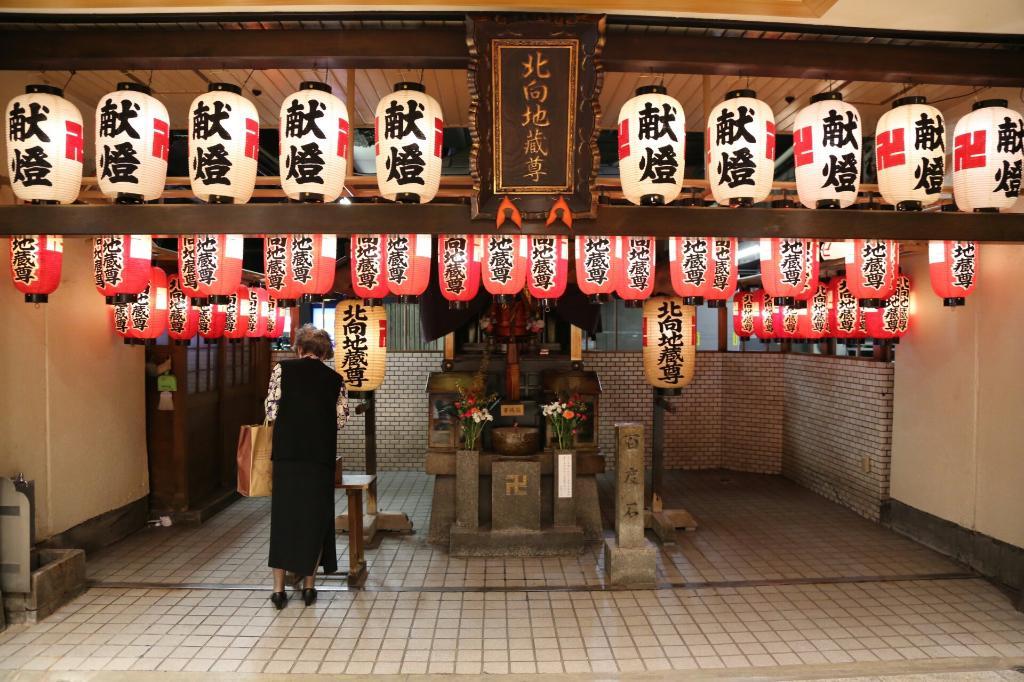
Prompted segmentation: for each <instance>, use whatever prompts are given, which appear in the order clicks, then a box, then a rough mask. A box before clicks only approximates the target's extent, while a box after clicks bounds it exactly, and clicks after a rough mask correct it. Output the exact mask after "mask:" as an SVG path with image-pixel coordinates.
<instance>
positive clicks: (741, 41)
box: [0, 27, 1024, 87]
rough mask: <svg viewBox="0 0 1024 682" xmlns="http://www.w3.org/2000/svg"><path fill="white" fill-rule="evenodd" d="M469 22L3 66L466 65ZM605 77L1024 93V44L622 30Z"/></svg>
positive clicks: (224, 36) (33, 48)
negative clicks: (654, 75)
mask: <svg viewBox="0 0 1024 682" xmlns="http://www.w3.org/2000/svg"><path fill="white" fill-rule="evenodd" d="M468 61H469V54H468V52H467V49H466V36H465V31H464V30H463V29H462V28H461V27H451V28H448V27H432V28H417V29H415V30H409V29H346V30H313V31H303V30H278V29H270V30H253V29H247V30H237V31H235V30H232V31H212V30H195V29H188V30H184V31H164V30H157V29H151V28H144V29H140V28H122V29H115V30H110V29H88V30H72V31H60V32H59V33H58V32H53V31H39V30H24V31H0V69H7V70H10V69H19V70H45V69H55V70H69V69H77V70H86V69H124V70H129V69H199V68H203V69H253V68H255V69H274V68H312V67H313V65H316V66H317V67H318V68H322V67H330V68H335V69H338V68H346V69H347V68H363V69H365V68H417V69H418V68H428V69H464V68H466V66H467V64H468ZM602 61H603V64H604V69H605V71H633V72H658V73H692V74H718V75H740V76H771V77H779V78H831V79H845V80H856V81H886V82H909V83H936V84H964V85H985V86H1008V87H1021V86H1024V58H1022V51H1021V50H1020V49H1019V48H1016V49H992V48H977V49H976V48H970V49H968V48H959V47H945V46H933V45H915V46H905V45H882V44H877V43H861V42H841V41H828V40H773V39H750V38H721V37H706V36H695V35H683V34H678V33H644V32H640V31H635V32H618V31H613V32H611V33H610V34H609V35H608V37H607V44H606V46H605V48H604V54H603V56H602Z"/></svg>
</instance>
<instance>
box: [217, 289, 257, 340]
mask: <svg viewBox="0 0 1024 682" xmlns="http://www.w3.org/2000/svg"><path fill="white" fill-rule="evenodd" d="M220 307H221V310H223V311H224V338H226V339H231V340H232V341H238V340H239V339H244V338H245V336H246V334H247V333H248V331H249V316H250V315H251V312H250V310H249V287H247V286H245V285H244V284H240V285H239V286H238V288H237V289H235V293H233V294H231V295H230V296H228V300H227V303H221V304H220Z"/></svg>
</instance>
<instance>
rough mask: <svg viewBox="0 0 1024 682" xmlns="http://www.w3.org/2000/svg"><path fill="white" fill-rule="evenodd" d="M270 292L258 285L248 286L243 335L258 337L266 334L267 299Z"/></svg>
mask: <svg viewBox="0 0 1024 682" xmlns="http://www.w3.org/2000/svg"><path fill="white" fill-rule="evenodd" d="M269 299H270V294H268V293H267V290H266V289H262V288H260V287H249V319H248V320H246V326H245V336H246V337H247V338H250V339H259V338H262V337H263V336H266V334H267V315H268V314H269V313H270V310H269V307H268V304H267V301H268V300H269Z"/></svg>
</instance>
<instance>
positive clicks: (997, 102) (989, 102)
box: [971, 99, 1009, 111]
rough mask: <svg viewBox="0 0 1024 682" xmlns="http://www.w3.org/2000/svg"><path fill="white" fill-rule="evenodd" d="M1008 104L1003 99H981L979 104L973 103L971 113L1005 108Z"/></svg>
mask: <svg viewBox="0 0 1024 682" xmlns="http://www.w3.org/2000/svg"><path fill="white" fill-rule="evenodd" d="M1008 105H1009V102H1007V101H1006V100H1005V99H983V100H981V101H980V102H975V103H974V106H973V107H971V111H977V110H978V109H987V108H989V107H1004V108H1005V107H1007V106H1008Z"/></svg>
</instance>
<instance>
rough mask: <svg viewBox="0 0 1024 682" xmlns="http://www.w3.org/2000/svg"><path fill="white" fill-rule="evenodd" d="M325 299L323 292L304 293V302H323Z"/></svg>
mask: <svg viewBox="0 0 1024 682" xmlns="http://www.w3.org/2000/svg"><path fill="white" fill-rule="evenodd" d="M323 300H324V295H323V294H303V295H302V302H303V303H321V302H322V301H323Z"/></svg>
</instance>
